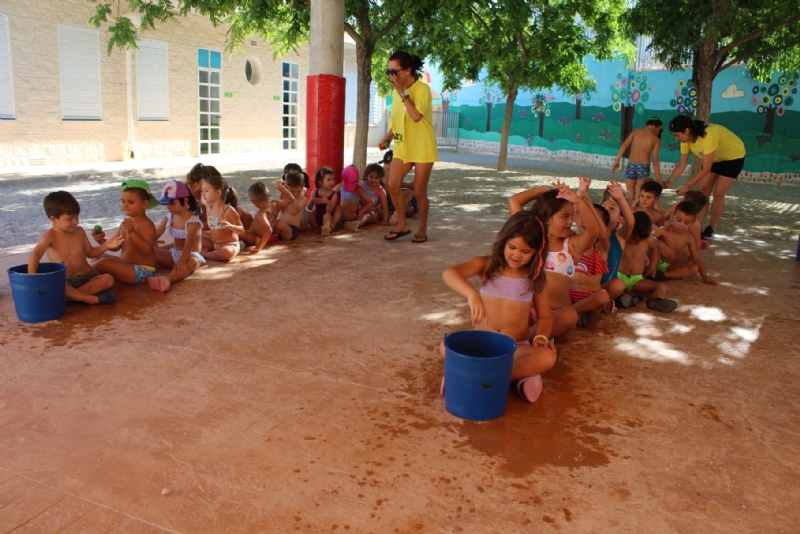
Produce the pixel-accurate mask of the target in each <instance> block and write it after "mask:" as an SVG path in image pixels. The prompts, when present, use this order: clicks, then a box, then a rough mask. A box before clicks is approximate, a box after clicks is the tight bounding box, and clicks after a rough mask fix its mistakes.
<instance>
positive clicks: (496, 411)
mask: <svg viewBox="0 0 800 534" xmlns="http://www.w3.org/2000/svg"><path fill="white" fill-rule="evenodd" d="M444 348H445V356H444V383H445V388H444V405H445V408H447V411H448V412H450V413H451V414H453V415H455V416H456V417H461V418H462V419H470V420H472V421H487V420H489V419H495V418H496V417H500V416H501V415H503V412H505V410H506V401H507V400H508V386H509V384H510V383H511V369H512V367H513V366H514V352H515V351H516V350H517V342H516V341H514V338H512V337H511V336H507V335H505V334H499V333H497V332H488V331H486V330H462V331H460V332H454V333H452V334H450V335H446V336H444Z"/></svg>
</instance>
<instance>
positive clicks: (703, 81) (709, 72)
mask: <svg viewBox="0 0 800 534" xmlns="http://www.w3.org/2000/svg"><path fill="white" fill-rule="evenodd" d="M716 50H717V43H716V41H714V40H713V39H711V38H707V39H706V40H705V41H703V42H702V43H701V44H700V48H699V49H698V51H697V52H695V54H697V57H696V58H695V59H694V62H693V63H694V69H693V71H692V81H693V83H694V86H695V88H696V89H697V109H695V115H697V119H698V120H701V121H703V122H705V123H706V124H708V121H709V119H710V118H711V94H712V91H711V89H712V86H713V84H714V78H715V77H716V73H715V72H714V67H715V65H714V57H715V54H716ZM702 168H703V160H702V158H697V157H694V156H692V166H691V168H690V169H689V176H694V175H695V174H697V173H698V172H700V170H701V169H702Z"/></svg>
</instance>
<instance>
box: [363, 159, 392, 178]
mask: <svg viewBox="0 0 800 534" xmlns="http://www.w3.org/2000/svg"><path fill="white" fill-rule="evenodd" d="M373 172H374V173H375V174H377V175H378V178H380V179H381V181H383V179H384V177H385V176H386V171H385V170H384V168H383V165H380V164H378V163H370V164H369V165H367V166H366V167H365V168H364V177H363V178H364V181H365V182H366V181H367V178H369V175H370V174H372V173H373Z"/></svg>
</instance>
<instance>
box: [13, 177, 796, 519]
mask: <svg viewBox="0 0 800 534" xmlns="http://www.w3.org/2000/svg"><path fill="white" fill-rule="evenodd" d="M441 167H442V168H443V169H442V170H441V171H437V173H436V174H435V180H436V183H437V186H436V187H437V189H436V191H437V192H438V193H437V198H436V202H437V205H436V206H435V211H434V214H433V218H432V221H431V231H430V236H431V240H430V241H429V242H428V243H426V244H423V245H412V244H411V243H410V242H408V241H407V240H405V241H402V242H397V243H387V242H385V241H384V240H383V239H381V236H382V233H383V230H381V229H366V230H362V231H359V232H357V233H351V232H348V233H344V232H342V233H340V234H339V235H337V236H336V237H334V238H329V239H323V238H321V237H319V236H318V235H313V234H309V235H307V236H303V237H302V238H301V240H300V241H298V242H294V243H292V244H289V245H277V246H273V247H271V248H269V249H268V250H267V251H265V252H263V253H262V254H260V255H258V256H255V257H244V258H239V259H237V260H236V261H235V262H234V263H233V264H231V265H218V264H217V265H212V266H210V267H206V268H203V269H201V270H200V271H199V272H198V273H196V275H194V276H193V277H192V278H190V279H189V280H187V281H186V282H183V283H180V284H178V285H177V286H175V287H174V288H173V290H172V291H170V292H169V293H168V294H160V293H155V292H151V291H149V290H148V289H147V288H146V287H135V288H134V287H120V288H119V289H118V294H119V300H118V302H117V303H116V304H115V305H112V306H106V307H88V306H84V305H76V304H69V305H68V308H67V315H65V317H64V318H63V319H62V320H60V321H55V322H52V323H47V324H40V325H25V324H20V323H18V322H17V320H16V318H15V314H14V311H13V305H12V302H11V296H10V293H9V286H8V280H7V278H5V277H3V278H2V280H1V281H0V313H1V314H2V315H0V347H2V354H3V372H2V375H0V428H2V429H3V431H2V437H0V532H10V531H14V532H62V531H63V532H109V531H112V530H114V529H116V530H115V531H117V532H187V533H188V532H215V533H216V532H244V531H249V532H294V531H302V532H320V531H330V532H346V531H349V532H375V533H379V532H380V533H383V532H558V531H561V532H566V531H574V532H614V533H617V532H698V531H702V532H712V531H713V532H725V533H731V532H734V533H738V532H741V533H745V532H748V533H749V532H781V531H784V532H793V531H796V530H797V525H798V521H800V517H798V516H799V515H800V514H799V513H798V510H800V489H798V488H800V450H798V448H797V443H798V440H800V416H798V413H799V412H798V406H800V392H798V385H797V384H798V379H799V378H800V362H798V360H797V357H796V353H797V342H796V339H795V338H796V332H797V329H798V326H800V313H798V308H797V304H796V302H797V299H798V298H800V271H798V267H797V265H796V264H795V262H794V261H793V259H786V258H787V256H791V257H793V243H792V242H791V241H788V240H781V239H778V238H771V239H770V240H769V241H767V240H764V239H755V238H753V237H750V236H743V235H739V234H738V233H737V232H736V231H734V230H738V229H742V230H744V229H745V228H746V227H748V226H753V225H752V224H744V223H736V224H738V226H734V224H733V217H729V218H728V221H730V222H729V223H728V224H730V225H731V226H729V227H727V230H724V231H723V230H722V229H721V230H720V231H721V233H722V234H723V237H722V238H721V239H718V240H716V241H715V242H714V244H713V246H712V247H711V248H710V249H709V250H707V251H704V252H703V254H704V258H705V259H706V262H707V266H708V269H709V273H710V274H711V276H712V277H714V278H715V279H718V280H719V281H720V282H721V285H720V287H717V288H712V287H708V286H705V285H703V284H702V282H701V281H699V280H690V281H679V282H674V283H670V292H671V296H673V297H674V298H676V299H677V300H678V301H679V303H680V307H679V308H678V310H677V311H676V312H675V313H674V314H672V315H669V316H667V315H656V314H654V313H651V312H650V311H648V310H646V309H644V308H643V307H642V306H639V307H637V308H632V309H630V310H627V311H624V312H618V313H617V314H615V315H613V316H605V317H603V319H602V321H600V322H598V324H595V325H593V326H591V327H590V329H589V330H586V331H580V332H578V333H577V334H576V335H575V337H574V340H573V342H571V343H570V344H568V345H564V346H562V347H561V348H560V352H559V361H558V363H557V364H556V366H555V368H554V369H553V370H552V371H550V372H548V373H546V374H545V375H544V383H545V391H544V393H543V394H542V397H541V399H540V400H539V402H537V403H536V404H534V405H530V404H526V403H523V402H522V401H520V400H519V399H518V398H517V396H516V394H513V393H512V394H510V395H509V403H508V408H507V411H506V414H505V415H504V416H503V417H501V418H499V419H497V420H495V421H491V422H486V423H474V422H468V421H463V420H460V419H457V418H455V417H453V416H451V415H449V414H448V413H447V412H446V410H445V409H444V403H443V400H442V399H441V397H439V395H438V389H439V382H440V380H441V376H442V361H441V359H440V358H439V356H438V354H437V346H438V344H439V343H440V341H441V339H442V336H443V334H445V333H446V332H450V331H453V330H458V329H462V328H467V327H468V322H469V317H468V308H467V305H466V303H465V302H464V301H463V299H462V298H461V297H459V296H458V295H456V294H455V293H453V292H451V291H450V290H448V289H447V287H446V286H445V285H444V284H443V283H442V281H441V272H442V270H443V269H444V268H445V267H447V266H448V265H451V264H454V263H456V262H460V261H464V260H466V259H468V258H470V257H472V256H475V255H478V254H484V253H485V252H486V251H487V250H488V248H489V245H490V244H491V242H492V239H493V237H494V235H495V233H496V232H497V230H498V229H499V228H500V226H501V225H502V222H503V219H504V218H503V216H502V213H503V209H502V208H501V207H498V205H499V204H500V202H501V200H503V199H504V194H505V193H503V192H502V191H500V190H498V189H497V188H495V189H494V190H487V191H481V193H480V194H479V195H475V193H474V190H473V188H472V187H467V186H466V184H476V185H477V186H478V187H480V188H484V187H486V188H487V189H490V187H489V186H488V185H487V184H491V183H501V182H500V179H501V178H502V183H503V184H504V185H503V187H507V188H513V189H514V190H516V189H518V188H519V187H518V184H519V185H522V184H524V185H527V184H529V183H530V181H531V179H530V178H529V177H526V176H528V175H525V174H523V173H521V172H520V173H507V174H502V175H500V176H499V177H498V176H497V173H495V172H493V171H489V170H485V169H476V168H467V169H463V168H461V169H459V168H455V167H454V166H448V165H444V164H442V165H441ZM449 173H452V175H453V176H454V177H456V178H454V179H453V180H446V179H444V178H442V177H443V176H447V175H448V174H449ZM541 174H545V173H544V172H542V173H541ZM492 176H495V177H496V178H495V181H494V182H491V177H492ZM512 179H513V180H514V181H518V182H517V183H515V182H512V181H511V180H512ZM537 179H538V180H541V181H544V180H546V179H549V177H547V178H545V177H544V176H542V177H541V178H537ZM754 187H755V188H756V190H760V191H766V190H767V189H768V188H764V187H763V186H762V187H761V189H758V188H757V187H756V186H754ZM742 189H744V188H742ZM781 191H786V189H782V190H781ZM473 195H474V196H473ZM461 202H463V203H465V206H463V207H462V208H461V209H454V208H453V206H455V205H456V204H457V203H461ZM750 202H752V201H750ZM765 202H766V200H765ZM479 204H489V207H488V208H487V209H482V210H480V211H466V210H470V209H473V206H474V205H479ZM794 224H796V221H795V222H794ZM412 228H414V222H413V221H412ZM725 234H727V235H725ZM760 235H761V234H757V235H756V237H758V236H760ZM25 258H26V254H25V249H17V250H15V251H11V253H9V252H6V253H3V254H1V255H0V266H1V267H2V268H3V269H5V268H7V267H8V266H10V265H14V264H19V263H24V261H25ZM62 529H63V530H62Z"/></svg>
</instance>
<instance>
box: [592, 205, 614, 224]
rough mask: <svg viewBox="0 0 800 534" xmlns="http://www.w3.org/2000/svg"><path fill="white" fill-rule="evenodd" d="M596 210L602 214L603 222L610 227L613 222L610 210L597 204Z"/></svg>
mask: <svg viewBox="0 0 800 534" xmlns="http://www.w3.org/2000/svg"><path fill="white" fill-rule="evenodd" d="M594 209H596V210H597V211H599V212H600V218H601V219H602V220H603V224H605V225H606V226H608V223H610V222H611V214H610V213H608V210H607V209H606V208H605V206H603V205H602V204H595V205H594Z"/></svg>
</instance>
